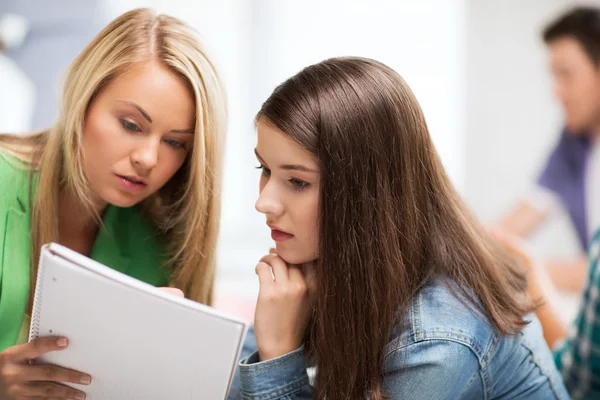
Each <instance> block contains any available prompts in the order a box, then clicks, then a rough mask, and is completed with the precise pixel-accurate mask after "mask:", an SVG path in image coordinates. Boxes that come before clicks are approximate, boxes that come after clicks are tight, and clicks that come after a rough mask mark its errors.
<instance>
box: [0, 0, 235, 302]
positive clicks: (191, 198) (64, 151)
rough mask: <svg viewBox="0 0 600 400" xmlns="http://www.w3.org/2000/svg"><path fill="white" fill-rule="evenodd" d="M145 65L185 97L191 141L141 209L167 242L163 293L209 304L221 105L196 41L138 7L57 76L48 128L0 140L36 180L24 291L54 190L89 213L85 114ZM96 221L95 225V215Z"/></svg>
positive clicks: (44, 235)
mask: <svg viewBox="0 0 600 400" xmlns="http://www.w3.org/2000/svg"><path fill="white" fill-rule="evenodd" d="M150 60H153V61H158V62H160V63H162V64H163V65H164V66H166V67H167V68H169V69H170V70H171V71H172V72H173V73H175V74H177V75H178V76H179V77H180V78H181V79H182V81H183V82H185V84H186V85H187V86H188V87H189V89H190V92H191V93H193V96H194V99H195V103H196V113H195V117H196V122H195V124H196V126H195V140H194V145H193V148H192V151H191V152H190V155H189V156H188V158H187V159H186V161H185V163H184V165H183V166H182V167H181V169H180V170H179V171H178V172H177V173H176V174H175V176H174V177H173V178H172V179H171V180H170V181H169V182H168V183H167V184H166V185H165V186H164V187H163V188H162V189H161V190H160V191H159V192H157V193H155V194H154V195H152V196H150V197H149V198H148V199H146V200H144V201H143V202H142V203H141V204H140V205H139V207H140V209H141V210H142V212H143V213H144V214H145V215H146V216H147V217H148V218H149V220H150V221H151V222H152V223H153V225H154V226H155V228H156V229H157V231H158V232H160V233H161V234H162V235H163V236H164V238H165V240H166V242H167V245H168V250H169V255H170V261H169V266H170V268H171V285H172V286H174V287H178V288H180V289H181V290H183V292H184V293H185V295H186V297H188V298H190V299H193V300H195V301H199V302H202V303H205V304H210V303H211V301H212V291H213V282H214V277H215V264H216V244H217V236H218V230H219V213H220V205H221V175H222V153H223V142H224V134H225V130H226V120H227V109H226V98H225V94H224V91H223V88H222V84H221V81H220V78H219V76H218V74H217V71H216V69H215V66H214V65H213V64H212V62H211V61H210V59H209V58H208V57H207V55H206V52H205V50H204V47H203V45H202V42H201V41H200V40H199V37H198V34H197V33H196V32H195V31H194V30H193V29H192V28H191V27H190V26H188V25H187V24H185V23H183V22H182V21H180V20H178V19H176V18H173V17H169V16H165V15H157V14H156V13H155V12H154V11H153V10H151V9H145V8H141V9H135V10H132V11H129V12H127V13H125V14H123V15H121V16H120V17H118V18H117V19H115V20H114V21H113V22H111V23H110V24H109V25H108V26H107V27H106V28H104V30H102V32H100V33H99V34H98V36H97V37H96V38H94V40H93V41H92V42H91V43H90V44H89V45H88V46H87V47H86V48H85V49H84V50H83V51H82V52H81V54H79V55H78V56H77V58H76V59H75V60H74V61H73V63H72V64H71V66H70V68H69V70H68V71H67V74H66V77H65V82H64V92H63V97H62V104H61V107H60V113H59V116H58V119H57V121H56V123H55V125H54V126H53V127H52V128H51V129H49V130H46V131H42V132H39V133H36V134H33V135H31V136H25V137H21V138H18V137H16V136H14V135H3V136H0V147H2V148H5V149H6V150H8V151H11V152H13V153H17V154H18V155H20V156H21V158H24V159H28V161H29V162H30V165H31V166H32V169H35V170H37V171H38V172H39V174H38V183H37V189H36V193H35V198H34V200H33V203H32V223H31V231H32V232H31V233H32V258H31V280H32V284H33V283H34V281H35V277H36V275H37V263H38V259H39V254H40V248H41V246H42V245H43V244H45V243H48V242H51V241H58V236H59V232H58V210H59V208H58V202H59V188H65V187H68V188H69V189H72V190H74V192H75V193H76V194H77V196H78V198H79V199H80V200H81V201H82V202H83V204H84V205H85V206H86V207H87V208H88V209H89V210H90V212H92V214H94V211H93V208H92V201H91V193H90V188H89V185H88V183H87V179H86V177H85V175H84V172H83V168H82V157H81V154H82V133H83V127H84V121H85V115H86V112H87V109H88V107H89V106H90V104H91V102H92V101H93V100H94V98H95V97H96V96H97V95H98V94H99V93H100V91H101V90H102V89H103V88H104V87H105V86H106V85H108V84H109V83H110V82H111V81H112V80H113V79H115V78H116V77H118V76H120V75H122V74H123V73H125V72H126V71H128V70H129V69H130V68H131V67H133V66H135V65H136V64H139V63H142V62H145V61H150ZM32 177H33V175H32ZM94 215H95V218H96V219H97V220H98V223H101V219H100V216H99V215H97V214H94ZM32 287H33V285H32ZM30 301H31V294H30Z"/></svg>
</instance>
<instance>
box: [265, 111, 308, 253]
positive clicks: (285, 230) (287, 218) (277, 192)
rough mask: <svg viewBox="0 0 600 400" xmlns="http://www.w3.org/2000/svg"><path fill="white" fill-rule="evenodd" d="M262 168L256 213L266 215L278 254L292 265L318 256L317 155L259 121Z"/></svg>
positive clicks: (266, 122) (271, 126) (267, 123)
mask: <svg viewBox="0 0 600 400" xmlns="http://www.w3.org/2000/svg"><path fill="white" fill-rule="evenodd" d="M257 126H258V143H257V145H256V150H255V152H256V158H257V159H258V162H259V163H260V168H262V175H261V178H260V195H259V197H258V200H257V201H256V210H258V211H259V212H261V213H263V214H265V216H266V217H267V225H268V226H269V228H271V237H272V238H273V240H274V241H275V243H276V248H277V254H278V255H279V256H280V257H281V258H283V259H284V260H285V261H286V262H288V263H290V264H302V263H307V262H310V261H314V260H315V259H316V258H317V253H318V231H319V224H318V219H319V218H318V217H319V216H318V208H319V178H320V172H319V166H318V162H317V159H316V158H315V156H314V155H313V154H312V153H310V152H309V151H308V150H306V149H305V148H303V147H302V146H300V145H299V144H298V143H296V142H295V141H293V140H292V139H290V138H289V136H287V135H286V134H285V133H284V132H282V131H280V130H279V129H277V128H275V127H274V126H273V125H272V124H270V123H269V122H268V121H265V120H262V119H260V120H259V121H258V124H257Z"/></svg>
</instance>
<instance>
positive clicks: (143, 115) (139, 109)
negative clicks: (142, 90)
mask: <svg viewBox="0 0 600 400" xmlns="http://www.w3.org/2000/svg"><path fill="white" fill-rule="evenodd" d="M119 101H120V102H121V103H125V104H129V105H130V106H133V107H135V108H136V109H137V110H138V111H139V112H140V114H142V117H144V118H145V119H146V121H148V122H150V123H152V118H150V116H149V115H148V113H147V112H146V111H144V109H143V108H142V107H141V106H140V105H139V104H137V103H136V102H133V101H122V100H119ZM195 131H196V130H195V129H194V128H189V129H172V130H171V131H170V132H173V133H190V134H193V133H194V132H195Z"/></svg>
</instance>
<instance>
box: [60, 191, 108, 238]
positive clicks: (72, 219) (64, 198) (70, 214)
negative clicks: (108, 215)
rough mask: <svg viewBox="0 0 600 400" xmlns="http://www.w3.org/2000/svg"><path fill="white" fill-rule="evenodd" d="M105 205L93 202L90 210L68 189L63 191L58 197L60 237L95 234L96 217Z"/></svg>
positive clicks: (101, 202) (96, 226) (96, 228)
mask: <svg viewBox="0 0 600 400" xmlns="http://www.w3.org/2000/svg"><path fill="white" fill-rule="evenodd" d="M107 205H108V204H107V203H106V202H103V201H101V200H94V204H93V207H92V209H89V207H86V206H85V204H83V202H82V201H81V200H80V199H79V197H78V196H77V194H76V193H75V192H74V191H73V190H70V189H63V190H61V192H60V197H59V224H58V225H59V232H60V234H61V236H66V237H71V236H73V235H82V234H86V233H88V234H89V233H90V232H94V233H95V232H97V230H98V221H97V219H96V217H95V216H96V215H101V214H102V213H103V212H104V210H105V209H106V207H107Z"/></svg>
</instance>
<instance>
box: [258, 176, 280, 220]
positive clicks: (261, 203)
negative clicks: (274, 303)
mask: <svg viewBox="0 0 600 400" xmlns="http://www.w3.org/2000/svg"><path fill="white" fill-rule="evenodd" d="M254 207H255V208H256V211H258V212H259V213H262V214H265V215H273V216H280V215H281V214H283V210H284V207H283V204H282V202H281V199H280V197H279V193H278V189H277V186H276V182H274V181H272V180H269V181H267V183H266V184H265V185H264V186H263V188H262V189H261V191H260V194H259V195H258V199H257V200H256V204H255V205H254Z"/></svg>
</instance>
